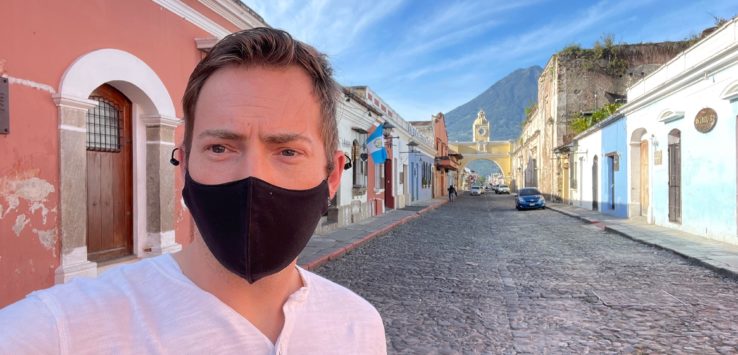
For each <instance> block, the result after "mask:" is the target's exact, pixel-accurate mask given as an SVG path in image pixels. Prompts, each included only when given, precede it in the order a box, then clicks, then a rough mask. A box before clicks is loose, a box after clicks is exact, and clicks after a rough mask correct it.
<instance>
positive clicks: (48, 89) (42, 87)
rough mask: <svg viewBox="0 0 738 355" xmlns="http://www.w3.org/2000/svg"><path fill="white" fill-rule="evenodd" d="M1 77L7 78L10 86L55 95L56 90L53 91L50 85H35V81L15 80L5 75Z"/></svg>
mask: <svg viewBox="0 0 738 355" xmlns="http://www.w3.org/2000/svg"><path fill="white" fill-rule="evenodd" d="M3 77H4V78H8V82H9V83H10V84H16V85H21V86H25V87H29V88H33V89H36V90H41V91H46V92H48V93H50V94H56V90H54V88H53V87H51V85H47V84H42V83H37V82H35V81H31V80H26V79H21V78H15V77H12V76H10V75H5V74H3Z"/></svg>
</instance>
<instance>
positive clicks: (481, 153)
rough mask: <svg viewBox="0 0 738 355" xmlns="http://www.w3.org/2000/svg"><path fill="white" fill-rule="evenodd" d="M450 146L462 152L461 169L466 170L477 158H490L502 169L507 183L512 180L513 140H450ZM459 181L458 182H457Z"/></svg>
mask: <svg viewBox="0 0 738 355" xmlns="http://www.w3.org/2000/svg"><path fill="white" fill-rule="evenodd" d="M448 145H449V148H450V149H452V150H454V151H456V152H458V153H460V154H461V155H462V156H463V159H461V160H460V161H459V171H460V172H462V171H464V168H466V166H467V165H469V163H471V162H473V161H475V160H489V161H492V162H494V163H495V164H497V165H498V166H499V167H500V169H501V170H502V174H503V175H504V178H505V183H507V184H508V185H509V184H510V183H511V181H512V156H511V152H512V142H511V141H489V142H449V144H448ZM457 183H458V182H457Z"/></svg>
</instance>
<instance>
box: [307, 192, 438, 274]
mask: <svg viewBox="0 0 738 355" xmlns="http://www.w3.org/2000/svg"><path fill="white" fill-rule="evenodd" d="M447 202H448V199H447V198H445V197H444V198H436V199H432V200H427V201H418V202H414V203H412V204H410V205H408V206H405V207H404V208H401V209H396V210H390V211H388V212H386V213H384V214H381V215H379V216H374V217H370V218H367V219H365V220H363V221H360V222H358V223H354V224H351V225H348V226H345V227H342V228H338V229H336V230H335V231H333V232H330V233H327V234H315V235H313V237H312V238H311V239H310V241H309V242H308V245H307V246H306V247H305V249H304V250H303V251H302V253H300V256H299V257H298V259H297V263H298V265H300V266H301V267H303V268H305V269H307V270H314V269H316V268H317V267H319V266H321V265H323V264H325V263H326V262H328V261H331V260H334V259H336V258H339V257H341V256H342V255H343V254H346V253H347V252H349V251H351V250H354V249H356V248H358V247H360V246H361V245H363V244H364V243H366V242H368V241H370V240H372V239H374V238H376V237H378V236H381V235H383V234H385V233H387V232H389V231H391V230H392V229H394V228H395V227H397V226H399V225H402V224H405V223H407V222H409V221H411V220H413V219H415V218H418V217H419V216H420V215H422V214H423V213H426V212H428V211H431V210H434V209H436V208H438V207H439V206H441V205H443V204H445V203H447Z"/></svg>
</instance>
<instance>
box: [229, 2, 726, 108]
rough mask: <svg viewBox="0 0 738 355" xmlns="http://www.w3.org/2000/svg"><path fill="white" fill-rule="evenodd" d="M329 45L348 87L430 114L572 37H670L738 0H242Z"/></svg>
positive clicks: (325, 48)
mask: <svg viewBox="0 0 738 355" xmlns="http://www.w3.org/2000/svg"><path fill="white" fill-rule="evenodd" d="M242 1H243V2H244V3H245V4H246V5H248V6H249V7H251V8H252V9H253V10H255V11H256V12H257V13H259V15H261V16H262V17H263V18H264V20H265V21H266V22H267V23H268V24H269V25H270V26H272V27H274V28H280V29H283V30H286V31H288V32H290V33H291V34H292V35H293V36H294V37H295V38H297V39H299V40H301V41H303V42H306V43H308V44H310V45H312V46H314V47H316V48H317V49H318V50H320V51H322V52H324V53H326V54H327V55H328V57H329V59H330V61H331V63H332V65H333V69H334V75H335V77H336V79H337V80H338V82H339V83H340V84H342V85H344V86H355V85H366V86H369V87H370V88H371V89H372V90H373V91H374V92H376V93H377V94H378V95H379V96H380V97H382V99H384V101H385V102H386V103H388V104H389V105H390V106H392V108H393V109H394V110H395V112H397V113H398V114H400V116H402V117H403V118H404V119H405V120H407V121H422V120H430V119H431V115H433V114H436V113H438V112H444V113H446V112H449V111H451V110H453V109H454V108H456V107H458V106H460V105H463V104H464V103H466V102H467V101H469V100H471V99H473V98H474V97H476V96H477V95H479V94H481V93H482V92H483V91H484V90H486V89H487V88H489V87H490V86H491V85H492V84H494V83H495V82H496V81H498V80H500V79H502V78H503V77H505V76H506V75H507V74H509V73H510V72H512V71H514V70H515V69H518V68H527V67H530V66H533V65H539V66H541V67H543V66H545V65H546V63H547V61H548V60H549V58H550V57H551V55H552V54H554V53H556V52H557V51H559V50H561V49H563V48H564V47H566V46H567V45H570V44H579V45H581V46H582V47H585V48H591V47H592V45H593V44H594V42H595V41H597V40H600V39H602V38H603V36H605V35H612V36H613V37H614V39H615V41H616V42H618V43H640V42H661V41H675V40H682V39H685V38H688V37H690V36H694V35H697V34H699V33H701V32H702V30H703V29H705V28H708V27H710V26H712V25H713V24H714V23H715V18H716V17H719V18H726V19H730V18H732V17H734V16H736V15H738V1H735V0H720V1H694V0H692V1H690V0H635V1H632V0H619V1H610V0H607V1H568V0H567V1H561V0H479V1H449V0H438V1H434V0H315V1H309V0H242Z"/></svg>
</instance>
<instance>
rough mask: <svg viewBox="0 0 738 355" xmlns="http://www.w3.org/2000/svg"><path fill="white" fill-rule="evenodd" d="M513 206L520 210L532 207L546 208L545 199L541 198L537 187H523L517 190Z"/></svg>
mask: <svg viewBox="0 0 738 355" xmlns="http://www.w3.org/2000/svg"><path fill="white" fill-rule="evenodd" d="M515 208H516V209H517V210H518V211H520V210H525V209H532V208H546V199H544V198H543V195H542V194H541V192H540V191H538V189H535V188H532V187H524V188H522V189H520V190H519V191H518V196H517V197H516V198H515Z"/></svg>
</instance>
